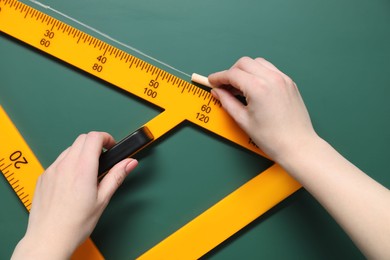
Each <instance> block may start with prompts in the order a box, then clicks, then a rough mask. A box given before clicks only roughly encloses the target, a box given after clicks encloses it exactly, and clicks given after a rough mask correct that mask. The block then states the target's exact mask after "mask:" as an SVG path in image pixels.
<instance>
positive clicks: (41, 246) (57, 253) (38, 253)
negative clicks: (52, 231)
mask: <svg viewBox="0 0 390 260" xmlns="http://www.w3.org/2000/svg"><path fill="white" fill-rule="evenodd" d="M73 251H74V250H73V249H72V248H70V247H69V245H67V244H61V243H60V241H57V240H56V239H50V237H48V239H46V240H45V239H41V238H40V237H39V236H32V235H29V234H26V235H25V236H24V237H23V238H22V239H21V240H20V241H19V243H18V245H17V246H16V248H15V251H14V253H13V255H12V259H43V260H45V259H70V257H71V255H72V253H73Z"/></svg>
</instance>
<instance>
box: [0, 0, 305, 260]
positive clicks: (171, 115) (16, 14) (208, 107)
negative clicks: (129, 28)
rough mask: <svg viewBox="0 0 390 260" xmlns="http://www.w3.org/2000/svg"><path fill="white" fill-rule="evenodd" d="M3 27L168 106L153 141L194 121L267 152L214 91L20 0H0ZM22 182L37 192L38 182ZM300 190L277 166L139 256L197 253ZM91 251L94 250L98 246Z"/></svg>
mask: <svg viewBox="0 0 390 260" xmlns="http://www.w3.org/2000/svg"><path fill="white" fill-rule="evenodd" d="M0 31H2V32H4V33H6V34H8V35H10V36H12V37H14V38H16V39H19V40H21V41H23V42H25V43H27V44H29V45H31V46H33V47H35V48H37V49H39V50H41V51H43V52H45V53H48V54H50V55H52V56H53V57H56V58H58V59H61V60H63V61H65V62H67V63H69V64H71V65H73V66H75V67H77V68H79V69H81V70H83V71H86V72H88V73H90V74H92V75H94V76H96V77H98V78H100V79H103V80H105V81H107V82H109V83H111V84H113V85H115V86H117V87H119V88H121V89H123V90H125V91H127V92H129V93H131V94H133V95H135V96H137V97H140V98H142V99H144V100H146V101H148V102H150V103H152V104H154V105H157V106H159V107H161V108H162V109H163V110H164V112H162V113H161V114H159V115H158V116H157V117H156V118H154V119H152V120H151V121H150V122H148V123H147V124H146V126H147V127H148V128H149V130H150V131H151V132H152V133H153V135H154V137H155V140H156V139H158V138H159V137H161V136H163V135H164V134H165V133H167V132H168V131H169V130H171V129H172V128H174V127H175V126H177V125H178V124H180V123H181V122H183V121H190V122H192V123H194V124H196V125H198V126H200V127H202V128H203V129H205V130H208V131H210V132H213V133H214V134H217V135H219V136H221V137H223V138H226V139H227V140H230V141H232V142H234V143H236V144H237V145H240V146H242V147H244V148H246V149H248V150H250V151H253V152H255V153H258V154H260V155H264V154H263V153H262V152H261V151H260V150H259V149H258V148H257V147H256V146H255V145H254V144H253V143H252V142H251V140H250V138H249V137H248V136H247V135H246V134H245V133H244V132H243V131H242V130H241V129H240V128H239V127H238V126H237V125H236V123H235V122H234V121H233V120H232V118H231V117H229V116H228V114H227V113H226V112H225V111H224V110H223V109H222V108H221V105H220V103H219V102H218V101H217V100H216V99H214V98H213V97H212V96H211V95H210V93H209V92H207V91H205V90H203V89H201V88H199V87H197V86H195V85H192V84H190V83H188V82H186V81H184V80H181V79H179V78H177V77H175V76H174V75H171V74H169V73H168V72H166V71H164V70H161V69H159V68H157V67H155V66H153V65H151V64H148V63H146V62H145V61H143V60H141V59H138V58H136V57H134V56H132V55H129V54H127V53H125V52H124V51H122V50H119V49H117V48H115V47H113V46H111V45H109V44H107V43H105V42H103V41H101V40H99V39H96V38H94V37H92V36H90V35H88V34H86V33H83V32H81V31H80V30H77V29H75V28H73V27H71V26H69V25H67V24H65V23H63V22H61V21H59V20H56V19H54V18H52V17H50V16H48V15H46V14H44V13H42V12H40V11H37V10H35V9H33V8H31V7H29V6H27V5H25V4H23V3H20V2H19V1H16V0H0ZM10 145H11V147H13V146H12V141H11V144H10ZM0 149H2V148H0ZM0 152H1V154H3V152H2V151H1V150H0ZM18 155H19V154H15V155H14V156H15V158H16V157H17V156H18ZM32 170H33V169H32ZM39 172H41V169H40V171H39ZM23 176H24V175H23ZM21 178H24V177H21ZM23 182H25V183H28V185H30V186H31V190H33V187H34V185H35V182H34V180H31V179H23ZM299 188H300V185H299V184H298V183H297V182H296V181H295V180H294V179H293V178H291V177H290V176H289V175H288V174H287V173H286V172H284V170H283V169H282V168H281V167H279V166H278V165H273V166H271V167H270V168H269V169H267V170H266V171H264V172H262V173H259V175H258V176H256V177H255V178H253V179H251V180H250V181H248V182H247V183H246V184H244V185H243V186H241V187H240V188H238V189H237V190H236V191H234V192H232V193H231V194H230V195H228V196H227V197H226V198H224V199H222V200H221V201H220V202H218V203H217V204H215V205H214V206H213V207H211V208H210V209H208V210H206V211H205V212H204V213H202V214H201V215H200V216H198V217H196V218H195V219H193V220H192V221H190V222H189V223H188V224H186V225H185V226H184V227H182V228H181V229H179V230H178V231H176V232H174V233H173V234H172V235H170V236H169V237H167V238H166V239H164V240H163V241H161V242H160V243H159V244H157V245H156V246H155V247H153V248H151V249H150V250H149V251H147V252H146V253H145V254H143V255H141V256H140V259H197V258H199V257H201V256H202V255H204V254H206V253H207V252H209V251H210V250H212V249H213V248H214V247H216V246H217V245H219V244H220V243H221V242H223V241H224V240H226V239H228V238H229V237H230V236H232V235H233V234H235V233H236V232H237V231H239V230H240V229H242V228H243V227H245V226H246V225H248V224H249V223H250V222H251V221H253V220H254V219H256V218H257V217H259V216H260V215H262V214H263V213H265V212H266V211H267V210H268V209H270V208H271V207H273V206H275V205H276V204H277V203H279V202H280V201H282V200H283V199H285V198H286V197H288V196H289V195H291V194H292V193H294V192H295V191H296V190H297V189H299ZM15 191H16V190H15ZM29 194H32V192H31V191H29ZM31 196H32V195H31ZM90 250H91V254H94V253H93V252H92V251H94V250H95V251H97V250H96V249H93V247H91V249H90ZM84 252H85V251H84Z"/></svg>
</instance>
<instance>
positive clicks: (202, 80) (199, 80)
mask: <svg viewBox="0 0 390 260" xmlns="http://www.w3.org/2000/svg"><path fill="white" fill-rule="evenodd" d="M191 81H193V82H195V83H198V84H201V85H203V86H206V87H209V88H212V87H213V86H211V84H210V82H209V79H208V78H207V77H205V76H202V75H199V74H196V73H192V76H191Z"/></svg>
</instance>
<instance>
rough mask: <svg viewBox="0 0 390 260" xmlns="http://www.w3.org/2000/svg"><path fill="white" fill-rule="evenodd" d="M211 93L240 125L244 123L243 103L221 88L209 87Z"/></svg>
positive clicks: (245, 116)
mask: <svg viewBox="0 0 390 260" xmlns="http://www.w3.org/2000/svg"><path fill="white" fill-rule="evenodd" d="M211 93H212V94H213V96H214V97H215V98H216V99H218V100H219V101H220V102H221V104H222V107H223V108H224V109H225V110H226V112H228V114H229V115H230V116H231V117H232V118H233V119H234V120H235V121H236V122H237V123H238V124H239V125H240V126H241V127H242V126H244V125H246V123H245V122H246V121H247V120H246V118H247V111H246V106H245V105H243V104H242V103H241V102H240V101H239V100H238V99H237V98H236V97H235V96H234V95H233V94H232V93H230V92H229V91H228V90H226V89H223V88H213V89H211Z"/></svg>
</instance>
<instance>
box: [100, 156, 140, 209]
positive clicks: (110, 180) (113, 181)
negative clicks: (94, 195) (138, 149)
mask: <svg viewBox="0 0 390 260" xmlns="http://www.w3.org/2000/svg"><path fill="white" fill-rule="evenodd" d="M137 165H138V161H137V160H135V159H131V158H128V159H125V160H123V161H121V162H119V163H117V164H116V165H115V166H114V167H112V168H111V170H110V171H109V172H108V173H107V174H106V176H104V178H103V179H102V180H101V182H100V183H99V190H98V197H99V201H104V203H106V204H108V202H109V201H110V199H111V197H112V196H113V195H114V193H115V191H116V190H117V189H118V188H119V186H121V184H122V183H123V181H124V179H125V178H126V177H127V175H128V174H129V173H130V172H131V171H132V170H134V168H135V167H136V166H137ZM105 206H106V205H105Z"/></svg>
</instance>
